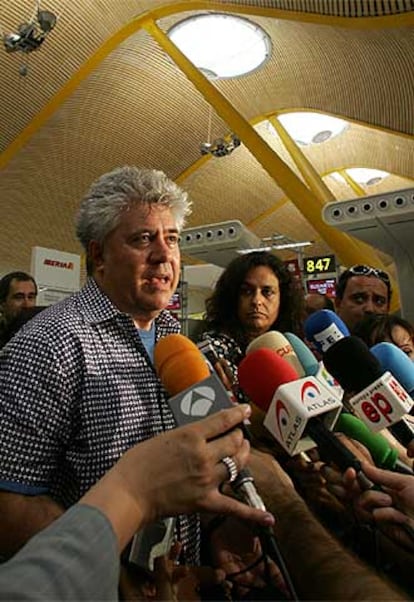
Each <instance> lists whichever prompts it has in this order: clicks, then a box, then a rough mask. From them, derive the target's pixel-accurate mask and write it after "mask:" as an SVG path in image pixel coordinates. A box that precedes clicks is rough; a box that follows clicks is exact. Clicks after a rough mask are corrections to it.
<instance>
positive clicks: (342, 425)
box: [335, 413, 413, 475]
mask: <svg viewBox="0 0 414 602" xmlns="http://www.w3.org/2000/svg"><path fill="white" fill-rule="evenodd" d="M335 431H337V432H341V433H344V434H345V435H347V436H348V437H350V438H351V439H356V440H357V441H359V442H360V443H362V444H363V445H364V446H365V447H366V448H367V449H368V451H369V452H370V454H371V456H372V459H373V460H374V462H375V465H376V466H378V467H379V468H385V469H387V470H393V471H394V472H399V473H401V474H409V475H413V471H412V470H411V468H410V467H409V466H407V465H406V464H405V463H404V462H402V461H401V460H400V459H399V458H398V451H397V450H396V449H395V448H393V447H391V446H390V444H389V442H388V441H387V439H386V438H385V437H383V436H382V435H381V434H380V433H373V432H372V431H370V429H369V428H368V427H367V426H366V425H365V424H364V423H363V422H362V420H360V419H359V418H357V417H356V416H354V415H353V414H347V413H342V414H340V416H339V418H338V420H337V421H336V424H335Z"/></svg>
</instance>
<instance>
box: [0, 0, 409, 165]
mask: <svg viewBox="0 0 414 602" xmlns="http://www.w3.org/2000/svg"><path fill="white" fill-rule="evenodd" d="M206 10H208V11H217V12H222V13H238V14H242V15H248V16H258V17H268V18H274V19H284V20H287V21H295V22H299V23H314V24H316V25H327V26H332V27H343V28H349V29H362V30H370V29H386V28H395V27H410V26H412V25H414V11H410V12H408V13H407V12H406V13H400V14H395V15H384V16H381V17H335V16H331V15H320V14H317V13H306V12H300V11H291V10H281V9H278V8H274V7H272V8H267V7H260V6H247V5H242V4H235V3H234V4H233V3H226V4H222V3H221V2H214V1H213V0H211V1H210V0H201V1H200V0H187V1H186V2H172V3H170V4H166V5H164V6H160V7H158V8H156V9H154V10H152V11H149V12H147V13H143V14H142V15H140V16H138V17H136V18H134V19H133V20H132V21H130V22H129V23H127V24H126V25H124V26H123V27H122V28H121V29H119V30H118V31H117V32H115V33H114V34H113V35H112V36H111V37H110V38H108V39H107V40H105V42H104V43H103V44H102V45H101V46H100V47H99V48H98V49H97V50H96V51H95V52H94V53H93V54H92V55H91V56H90V57H89V58H88V59H87V60H86V61H85V62H84V63H83V65H82V66H81V67H80V68H79V69H78V71H76V72H75V73H74V74H73V75H72V77H71V78H70V79H69V80H68V81H67V83H66V84H65V85H64V86H63V87H62V88H61V89H60V90H59V91H58V92H56V94H55V95H54V96H53V97H52V98H51V99H50V100H49V102H47V103H46V105H45V106H44V107H43V108H42V109H41V110H40V111H39V112H38V113H37V114H36V115H35V117H33V119H32V121H31V122H30V123H29V124H28V125H27V126H26V127H25V129H24V130H22V131H21V132H20V134H19V135H18V136H17V137H16V138H15V139H14V140H13V142H12V143H11V144H10V145H9V146H8V147H7V148H6V150H5V151H3V153H1V154H0V169H2V168H4V167H5V166H6V165H7V164H8V163H9V162H10V161H11V160H12V158H13V157H14V156H15V155H16V154H17V153H18V152H19V151H20V150H21V149H22V148H23V146H24V145H25V144H27V142H28V141H29V140H30V139H31V138H32V137H33V136H34V135H35V134H36V133H37V132H38V131H39V129H40V128H41V127H42V126H43V125H44V124H45V123H46V122H47V121H48V120H49V119H50V117H52V115H54V113H55V112H56V111H57V110H58V109H59V108H60V107H61V106H62V104H63V103H64V102H65V101H66V100H67V98H69V97H70V96H71V95H72V94H73V93H74V92H75V91H76V90H77V88H78V87H79V86H80V84H81V83H82V82H83V81H84V80H85V79H86V78H87V77H89V75H90V74H91V73H92V72H93V71H94V70H95V69H97V68H98V67H99V65H100V64H101V63H102V61H104V60H105V59H106V57H107V56H108V55H109V54H110V53H111V52H112V51H113V50H115V49H116V48H117V47H118V46H119V45H120V44H121V43H122V42H124V41H125V40H126V39H127V38H129V37H130V36H132V35H134V34H135V33H137V31H139V30H140V29H141V28H142V26H143V24H144V23H145V22H146V21H147V20H148V19H151V20H158V19H162V18H164V17H168V16H171V15H174V14H179V13H180V12H188V11H206Z"/></svg>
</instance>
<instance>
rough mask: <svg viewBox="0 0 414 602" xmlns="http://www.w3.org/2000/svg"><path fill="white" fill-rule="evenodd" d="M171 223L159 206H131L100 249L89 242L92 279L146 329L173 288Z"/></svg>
mask: <svg viewBox="0 0 414 602" xmlns="http://www.w3.org/2000/svg"><path fill="white" fill-rule="evenodd" d="M178 242H179V235H178V230H177V225H176V222H175V219H174V217H173V214H172V212H171V210H170V209H169V208H167V207H163V206H155V205H150V206H146V205H137V206H132V207H131V208H130V209H129V210H127V211H125V212H124V213H123V214H122V216H121V220H120V222H119V225H118V226H117V228H115V230H113V231H112V232H110V234H109V235H108V236H107V237H106V239H105V241H104V243H103V246H102V247H101V246H100V245H99V244H98V243H96V242H93V243H91V245H92V246H91V252H92V256H93V259H94V264H95V274H94V275H95V277H96V280H97V282H98V284H99V286H100V287H101V288H102V290H103V291H104V292H105V293H106V294H107V295H108V297H109V298H110V299H111V301H112V302H113V303H114V304H115V305H116V306H117V307H118V309H120V310H121V311H123V312H126V313H128V314H130V315H131V316H132V318H133V319H134V320H135V322H136V324H137V325H139V326H141V327H142V328H145V327H148V326H149V324H150V322H151V320H152V319H153V318H155V317H156V316H157V315H158V314H159V312H160V311H161V310H162V309H164V308H165V307H166V306H167V305H168V302H169V300H170V299H171V295H172V294H173V292H174V291H175V289H176V288H177V285H178V280H179V276H180V250H179V247H178Z"/></svg>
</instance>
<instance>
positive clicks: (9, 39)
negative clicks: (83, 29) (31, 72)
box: [3, 10, 57, 54]
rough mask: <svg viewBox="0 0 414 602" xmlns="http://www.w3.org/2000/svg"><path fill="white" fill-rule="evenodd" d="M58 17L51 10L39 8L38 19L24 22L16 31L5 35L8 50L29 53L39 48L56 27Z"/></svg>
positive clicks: (5, 46)
mask: <svg viewBox="0 0 414 602" xmlns="http://www.w3.org/2000/svg"><path fill="white" fill-rule="evenodd" d="M56 21H57V17H56V15H55V14H54V13H52V12H51V11H49V10H39V11H38V13H37V21H36V20H32V21H30V22H24V23H21V24H20V25H19V27H18V28H17V31H16V32H11V33H6V34H5V35H4V36H3V45H4V48H5V50H6V52H9V53H10V52H18V51H20V52H24V53H26V54H28V53H29V52H33V51H34V50H37V49H38V48H39V47H40V46H41V45H42V44H43V42H44V40H45V38H46V36H47V34H48V33H49V32H50V31H51V30H52V29H53V28H54V27H55V25H56Z"/></svg>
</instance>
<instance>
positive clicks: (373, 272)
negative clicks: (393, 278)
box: [347, 265, 390, 284]
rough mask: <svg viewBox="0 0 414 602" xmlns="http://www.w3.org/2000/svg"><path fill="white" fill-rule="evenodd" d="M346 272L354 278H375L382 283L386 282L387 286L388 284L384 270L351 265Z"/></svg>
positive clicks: (388, 279) (388, 278)
mask: <svg viewBox="0 0 414 602" xmlns="http://www.w3.org/2000/svg"><path fill="white" fill-rule="evenodd" d="M347 271H348V272H349V273H350V274H353V275H354V276H376V277H377V278H380V280H382V281H383V282H386V283H387V284H389V283H390V277H389V276H388V274H387V272H384V270H378V269H377V268H372V267H371V266H369V265H353V266H352V267H350V268H348V270H347Z"/></svg>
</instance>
